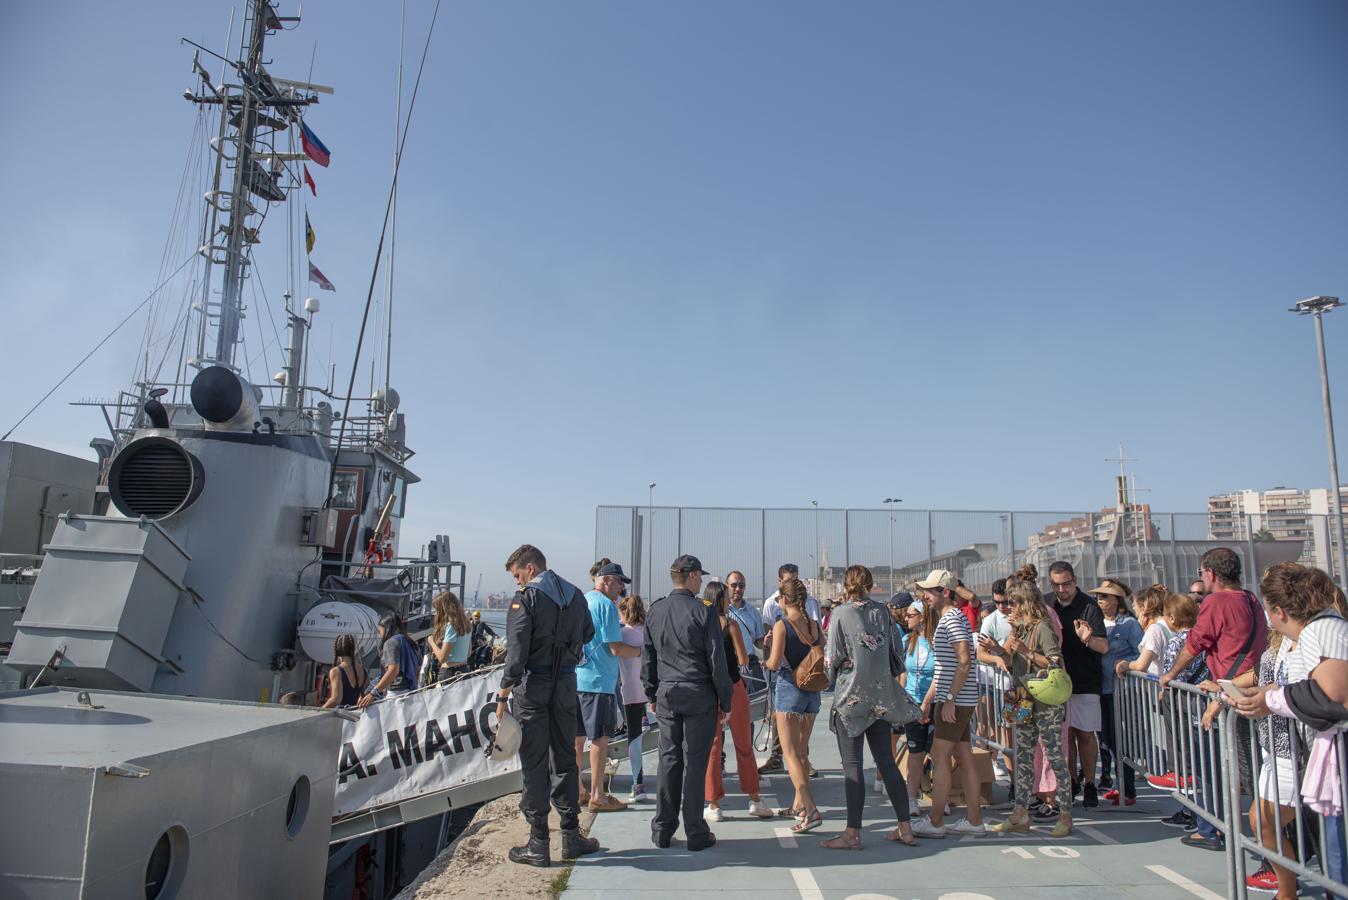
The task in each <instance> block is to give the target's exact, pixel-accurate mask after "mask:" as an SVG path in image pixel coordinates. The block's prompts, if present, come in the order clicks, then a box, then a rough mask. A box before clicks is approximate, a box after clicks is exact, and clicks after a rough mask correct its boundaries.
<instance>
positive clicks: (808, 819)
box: [791, 809, 824, 834]
mask: <svg viewBox="0 0 1348 900" xmlns="http://www.w3.org/2000/svg"><path fill="white" fill-rule="evenodd" d="M823 824H824V817H823V816H822V815H820V813H819V810H818V809H816V810H815V811H814V812H812V813H808V814H806V815H805V816H804V817H803V818H800V819H797V820H796V824H794V825H792V826H791V833H792V834H804V833H805V832H807V831H814V830H815V829H816V828H818V827H819V826H820V825H823Z"/></svg>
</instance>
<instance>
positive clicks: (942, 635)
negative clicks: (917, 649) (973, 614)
mask: <svg viewBox="0 0 1348 900" xmlns="http://www.w3.org/2000/svg"><path fill="white" fill-rule="evenodd" d="M973 640H974V633H973V629H972V628H970V627H969V620H968V619H967V618H965V616H964V614H963V613H962V612H960V610H959V609H958V608H956V607H953V606H952V607H951V608H950V609H947V610H946V611H945V614H944V615H942V616H941V619H940V621H938V622H937V623H936V633H935V635H933V637H932V642H931V648H932V650H933V651H934V652H935V653H936V693H935V694H933V695H932V696H933V697H934V698H935V699H934V701H933V702H934V704H935V705H939V704H941V703H942V702H943V701H944V700H945V696H946V695H947V694H948V693H950V689H951V687H952V686H953V685H954V681H955V669H956V667H957V666H958V665H959V657H957V656H956V655H955V645H956V644H958V643H960V642H963V643H964V646H965V647H966V649H968V651H969V666H970V671H969V673H968V674H967V675H965V676H964V685H963V686H962V687H961V688H960V692H959V694H958V695H956V697H955V705H956V706H977V705H978V678H977V677H975V674H974V672H973V666H974V664H975V663H974V661H973V660H974V648H973Z"/></svg>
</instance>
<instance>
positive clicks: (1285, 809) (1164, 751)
mask: <svg viewBox="0 0 1348 900" xmlns="http://www.w3.org/2000/svg"><path fill="white" fill-rule="evenodd" d="M1212 701H1213V697H1212V696H1211V695H1208V694H1205V693H1203V692H1202V691H1201V690H1199V689H1198V688H1196V687H1194V686H1192V685H1188V684H1182V683H1180V682H1172V683H1171V685H1170V690H1168V691H1162V690H1161V689H1160V685H1159V683H1158V682H1157V680H1156V678H1155V676H1152V675H1146V674H1144V673H1141V672H1129V673H1128V674H1127V676H1125V677H1122V678H1120V679H1119V680H1118V681H1117V682H1115V701H1114V715H1115V726H1114V727H1115V733H1116V734H1117V735H1118V736H1119V748H1118V749H1119V753H1118V761H1119V766H1120V771H1121V770H1122V766H1124V765H1126V766H1128V767H1130V768H1132V769H1134V770H1136V771H1137V772H1138V773H1139V774H1140V775H1142V776H1151V777H1153V778H1157V777H1159V778H1160V779H1162V781H1161V782H1159V783H1160V784H1163V785H1164V786H1166V787H1169V788H1170V790H1171V794H1170V795H1171V797H1172V798H1173V799H1174V800H1175V801H1176V802H1177V803H1178V804H1179V806H1180V807H1181V808H1182V809H1184V810H1187V811H1188V812H1189V813H1190V814H1191V815H1192V816H1195V817H1197V818H1199V819H1203V820H1204V821H1206V822H1207V823H1209V824H1210V825H1211V826H1212V827H1213V828H1214V829H1215V830H1216V832H1217V833H1218V834H1220V835H1222V836H1223V838H1224V840H1223V853H1224V855H1225V859H1226V866H1225V868H1226V882H1227V896H1228V897H1233V898H1241V900H1246V898H1248V897H1249V892H1250V888H1249V887H1248V885H1247V883H1246V876H1247V875H1248V874H1249V872H1250V859H1249V857H1251V856H1252V857H1254V858H1255V859H1260V858H1262V859H1264V860H1267V861H1268V862H1270V863H1272V864H1274V865H1275V866H1278V867H1281V868H1283V869H1285V870H1286V871H1287V873H1289V875H1288V878H1289V880H1290V878H1291V877H1292V876H1295V877H1296V878H1299V879H1301V881H1302V883H1303V885H1304V886H1313V887H1317V888H1319V889H1321V890H1323V891H1325V893H1326V894H1327V895H1335V896H1348V885H1346V884H1344V882H1343V878H1344V875H1343V872H1342V871H1341V869H1340V868H1338V866H1337V865H1336V863H1335V862H1334V860H1338V859H1341V857H1340V856H1339V854H1340V853H1342V844H1343V837H1342V834H1343V818H1342V815H1340V816H1337V817H1334V818H1330V817H1328V816H1322V815H1319V814H1317V813H1315V812H1314V811H1312V810H1311V809H1310V808H1309V806H1308V805H1307V804H1306V803H1305V802H1304V800H1303V796H1302V790H1303V781H1304V779H1305V775H1306V771H1307V765H1308V762H1307V752H1306V750H1307V746H1308V742H1309V740H1311V739H1314V735H1313V733H1311V732H1310V731H1309V729H1306V728H1305V727H1304V726H1302V725H1300V724H1299V723H1296V722H1295V721H1293V720H1289V719H1285V718H1282V717H1280V716H1277V715H1273V716H1269V717H1267V718H1266V719H1262V720H1259V721H1256V722H1254V723H1251V722H1250V721H1249V720H1246V719H1244V718H1242V717H1240V716H1238V715H1236V713H1235V712H1234V711H1233V710H1231V709H1229V708H1227V707H1226V706H1221V707H1219V708H1218V709H1216V710H1215V711H1214V713H1213V714H1211V715H1210V716H1209V718H1208V719H1207V720H1206V721H1205V720H1204V713H1205V711H1207V710H1208V708H1209V704H1210V703H1211V702H1212ZM1327 739H1328V736H1327ZM1332 740H1333V741H1334V742H1335V743H1336V744H1337V745H1338V752H1337V753H1333V754H1330V755H1329V757H1328V759H1329V761H1328V763H1327V765H1328V766H1332V767H1334V768H1335V769H1336V770H1337V775H1338V782H1339V789H1338V790H1339V794H1338V796H1337V798H1336V801H1337V803H1338V805H1339V808H1340V809H1342V808H1343V804H1344V803H1345V802H1348V798H1346V797H1344V796H1343V790H1344V787H1345V786H1348V758H1346V757H1345V752H1344V751H1345V750H1348V740H1345V730H1344V727H1343V726H1340V727H1339V728H1338V729H1337V736H1336V737H1333V738H1332ZM1275 748H1276V752H1275ZM1153 783H1154V784H1157V783H1158V782H1153ZM1336 848H1337V849H1336Z"/></svg>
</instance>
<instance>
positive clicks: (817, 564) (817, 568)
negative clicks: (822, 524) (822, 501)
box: [810, 500, 824, 591]
mask: <svg viewBox="0 0 1348 900" xmlns="http://www.w3.org/2000/svg"><path fill="white" fill-rule="evenodd" d="M810 505H811V506H813V507H814V585H815V586H814V589H815V590H816V591H818V590H819V574H820V572H822V571H823V568H824V563H823V560H821V559H820V558H819V501H818V500H811V501H810Z"/></svg>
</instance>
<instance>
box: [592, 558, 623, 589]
mask: <svg viewBox="0 0 1348 900" xmlns="http://www.w3.org/2000/svg"><path fill="white" fill-rule="evenodd" d="M605 575H615V576H617V578H618V580H620V581H621V582H622V583H623V584H631V583H632V579H630V578H628V577H627V576H626V575H624V574H623V567H622V566H620V565H618V564H617V563H609V564H608V565H606V566H600V567H599V571H598V572H595V573H594V577H595V578H603V577H604V576H605Z"/></svg>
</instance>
